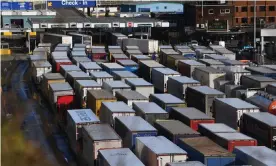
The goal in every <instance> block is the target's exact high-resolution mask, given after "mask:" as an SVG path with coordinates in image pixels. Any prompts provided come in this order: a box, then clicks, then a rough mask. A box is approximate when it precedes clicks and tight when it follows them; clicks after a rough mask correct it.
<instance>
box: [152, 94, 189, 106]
mask: <svg viewBox="0 0 276 166" xmlns="http://www.w3.org/2000/svg"><path fill="white" fill-rule="evenodd" d="M151 96H153V97H155V98H157V99H159V100H161V101H162V102H163V103H166V104H175V103H176V104H177V103H181V104H184V101H183V100H181V99H179V98H177V97H175V96H173V95H171V94H151Z"/></svg>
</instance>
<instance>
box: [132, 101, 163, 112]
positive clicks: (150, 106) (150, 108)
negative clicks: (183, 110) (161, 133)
mask: <svg viewBox="0 0 276 166" xmlns="http://www.w3.org/2000/svg"><path fill="white" fill-rule="evenodd" d="M135 108H138V109H139V110H140V111H141V112H143V113H145V114H160V113H161V114H167V113H168V112H166V111H165V110H164V109H163V108H161V107H160V106H159V105H157V104H156V103H154V102H134V103H133V109H135Z"/></svg>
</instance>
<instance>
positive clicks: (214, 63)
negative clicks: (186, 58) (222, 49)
mask: <svg viewBox="0 0 276 166" xmlns="http://www.w3.org/2000/svg"><path fill="white" fill-rule="evenodd" d="M199 61H200V62H202V63H205V64H208V65H224V64H223V63H222V62H220V61H217V60H214V59H200V60H199Z"/></svg>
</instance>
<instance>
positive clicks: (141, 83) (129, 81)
mask: <svg viewBox="0 0 276 166" xmlns="http://www.w3.org/2000/svg"><path fill="white" fill-rule="evenodd" d="M125 81H126V83H127V84H130V85H131V86H153V85H152V84H151V83H149V82H147V81H146V80H144V79H143V78H127V79H126V80H125Z"/></svg>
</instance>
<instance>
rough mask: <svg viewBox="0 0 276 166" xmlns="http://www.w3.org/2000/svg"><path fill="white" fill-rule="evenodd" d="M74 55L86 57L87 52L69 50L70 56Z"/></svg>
mask: <svg viewBox="0 0 276 166" xmlns="http://www.w3.org/2000/svg"><path fill="white" fill-rule="evenodd" d="M74 57H87V54H86V52H85V51H71V52H70V58H74Z"/></svg>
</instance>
